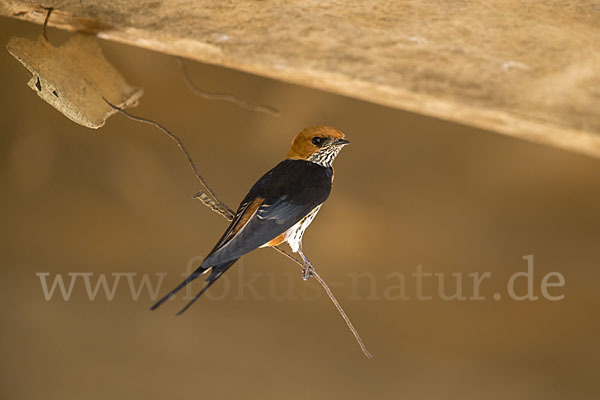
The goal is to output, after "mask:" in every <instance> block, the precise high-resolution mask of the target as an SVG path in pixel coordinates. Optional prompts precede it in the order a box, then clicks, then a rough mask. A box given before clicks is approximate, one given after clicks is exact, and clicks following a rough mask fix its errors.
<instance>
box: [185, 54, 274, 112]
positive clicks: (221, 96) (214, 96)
mask: <svg viewBox="0 0 600 400" xmlns="http://www.w3.org/2000/svg"><path fill="white" fill-rule="evenodd" d="M176 58H177V61H178V63H179V66H180V67H181V70H182V71H183V79H184V80H185V83H186V85H187V86H188V87H189V88H190V90H191V91H192V92H193V93H194V94H196V95H198V96H200V97H202V98H204V99H207V100H223V101H228V102H230V103H233V104H235V105H237V106H239V107H241V108H244V109H246V110H250V111H256V112H262V113H265V114H269V115H272V116H274V117H279V116H280V115H281V114H280V112H279V110H277V109H276V108H273V107H270V106H265V105H260V104H253V103H248V102H247V101H244V100H242V99H240V98H239V97H236V96H233V95H230V94H226V93H210V92H207V91H205V90H202V89H200V88H199V87H198V86H196V84H195V83H194V81H193V80H192V78H191V76H190V74H189V72H188V70H187V68H186V66H185V64H184V63H183V59H182V58H181V57H176Z"/></svg>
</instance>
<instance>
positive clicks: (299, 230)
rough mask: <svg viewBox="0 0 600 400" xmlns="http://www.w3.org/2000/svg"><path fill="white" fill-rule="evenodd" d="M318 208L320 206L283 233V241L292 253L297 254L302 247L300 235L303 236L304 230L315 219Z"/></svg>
mask: <svg viewBox="0 0 600 400" xmlns="http://www.w3.org/2000/svg"><path fill="white" fill-rule="evenodd" d="M320 208H321V206H320V205H319V206H317V207H315V208H314V209H313V210H312V211H311V212H310V213H308V214H307V215H306V217H304V218H302V219H301V220H300V221H298V223H296V225H294V226H292V227H291V228H290V229H288V230H287V231H286V232H285V240H286V241H287V242H288V244H289V245H290V247H291V248H292V251H293V252H294V253H297V252H298V250H299V249H300V247H301V246H302V235H304V231H305V230H306V228H308V226H309V225H310V223H311V222H312V221H313V219H315V216H316V215H317V213H318V212H319V209H320Z"/></svg>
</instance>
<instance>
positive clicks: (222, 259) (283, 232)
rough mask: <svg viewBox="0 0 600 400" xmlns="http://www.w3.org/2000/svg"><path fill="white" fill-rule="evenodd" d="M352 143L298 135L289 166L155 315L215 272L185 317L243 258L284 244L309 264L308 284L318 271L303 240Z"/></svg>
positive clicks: (328, 134) (329, 135)
mask: <svg viewBox="0 0 600 400" xmlns="http://www.w3.org/2000/svg"><path fill="white" fill-rule="evenodd" d="M349 143H350V142H349V141H348V140H346V138H345V136H344V134H343V133H342V132H340V131H338V130H337V129H334V128H331V127H326V126H315V127H312V128H307V129H304V130H303V131H302V132H300V133H299V134H297V135H296V137H295V138H294V140H293V141H292V145H291V147H290V150H289V152H288V153H287V156H286V158H285V160H283V161H281V162H280V163H279V164H277V165H276V166H275V167H274V168H272V169H271V170H270V171H268V172H267V173H266V174H264V175H263V176H262V177H261V178H260V179H259V180H258V181H257V182H256V183H255V184H254V186H252V188H251V189H250V191H249V192H248V194H247V195H246V197H244V199H243V200H242V202H241V203H240V205H239V207H238V209H237V211H236V213H235V216H234V218H233V220H232V222H231V224H230V225H229V227H228V228H227V230H226V231H225V233H224V234H223V236H221V239H219V241H218V242H217V244H216V245H215V246H214V248H213V249H212V250H211V251H210V253H209V254H208V256H207V257H206V258H205V259H204V261H202V263H201V265H200V266H199V267H198V268H197V269H196V270H195V271H194V272H193V273H192V274H191V275H190V276H188V277H187V278H186V279H185V280H184V281H183V282H182V283H181V284H179V286H177V287H176V288H175V289H173V290H171V291H170V292H169V293H168V294H167V295H166V296H164V297H163V298H162V299H160V300H159V301H158V302H157V303H156V304H154V305H153V306H152V308H151V309H152V310H155V309H156V308H158V307H159V306H160V305H161V304H163V303H164V302H165V301H167V300H168V299H170V298H172V297H173V296H174V295H175V294H176V293H177V292H178V291H180V290H181V289H182V288H184V287H185V286H187V285H188V284H190V283H191V282H192V281H193V280H194V279H196V278H198V277H199V276H201V275H203V274H204V273H207V272H208V271H210V274H209V275H208V277H207V278H206V284H205V285H204V287H203V288H202V290H201V291H200V292H199V293H198V294H197V295H196V296H194V298H193V299H192V300H190V302H189V303H187V305H186V306H185V307H184V308H183V309H181V311H179V312H178V313H177V315H180V314H182V313H183V312H184V311H186V310H187V309H188V308H189V307H190V306H191V305H192V304H193V303H194V302H195V301H196V300H197V299H198V298H199V297H200V296H202V294H203V293H204V292H205V291H206V290H207V289H208V288H209V287H211V286H212V285H213V284H214V283H215V282H216V281H217V279H219V277H221V275H223V274H224V273H225V272H226V271H227V270H228V269H229V268H230V267H231V266H232V265H233V264H234V263H235V262H236V261H237V260H238V259H239V258H240V257H242V256H243V255H245V254H247V253H249V252H251V251H253V250H255V249H258V248H261V247H269V246H279V245H280V244H282V243H284V242H287V243H288V245H289V246H290V248H291V249H292V251H293V252H295V253H299V254H300V256H301V257H302V259H303V260H304V268H303V271H302V276H303V278H304V279H305V280H306V279H308V278H309V277H310V275H311V271H312V270H313V267H312V265H311V264H310V262H309V261H308V259H307V258H306V257H305V256H304V253H303V252H302V236H303V235H304V231H305V230H306V228H308V226H309V225H310V223H311V222H312V221H313V219H314V218H315V216H316V215H317V213H318V212H319V209H320V208H321V206H322V205H323V203H324V202H325V201H326V200H327V198H328V197H329V193H330V192H331V185H332V183H333V177H334V173H333V167H332V164H333V161H334V159H335V158H336V156H337V155H338V154H339V152H340V150H341V149H342V148H343V147H344V146H346V145H347V144H349Z"/></svg>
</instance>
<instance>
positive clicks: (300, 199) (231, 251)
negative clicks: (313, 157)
mask: <svg viewBox="0 0 600 400" xmlns="http://www.w3.org/2000/svg"><path fill="white" fill-rule="evenodd" d="M332 175H333V171H332V169H331V168H326V167H322V166H320V165H318V164H315V163H311V162H309V161H304V160H285V161H282V162H281V163H279V164H278V165H277V166H275V168H273V169H272V170H270V171H269V172H267V173H266V174H265V175H264V176H263V177H262V178H261V179H259V180H258V182H257V183H256V184H255V185H254V186H253V187H252V189H251V190H250V192H249V193H248V195H247V196H246V198H244V200H243V201H242V203H241V204H240V210H241V209H242V208H244V207H245V208H244V211H243V212H242V213H240V211H239V210H238V213H236V219H234V222H232V224H231V225H230V227H229V228H228V230H227V231H226V232H225V234H224V235H223V237H222V238H221V240H219V242H218V243H217V246H215V248H214V249H213V251H212V252H211V254H210V255H209V256H208V257H207V258H206V259H205V260H204V262H203V263H202V266H203V267H204V268H208V267H209V266H212V265H216V264H222V263H225V262H228V261H231V260H234V259H237V258H239V257H241V256H243V255H244V254H246V253H249V252H250V251H252V250H254V249H256V248H258V247H260V246H262V245H264V244H265V243H268V242H269V241H271V240H273V239H275V238H276V237H277V236H279V235H281V234H282V233H284V232H285V231H287V230H288V229H289V228H291V227H292V226H294V225H295V224H296V223H297V222H299V221H300V220H301V219H302V218H304V217H305V216H306V215H307V214H308V213H310V212H311V211H312V210H313V209H314V208H315V207H317V206H318V205H320V204H322V203H323V202H324V201H325V200H327V197H328V196H329V193H330V192H331V178H332ZM257 199H259V200H260V205H259V204H257V203H258V201H257ZM248 204H250V205H252V204H253V205H255V207H251V206H248ZM250 211H251V212H252V214H251V215H248V213H249V212H250ZM238 215H239V216H238ZM242 220H243V225H241V222H242Z"/></svg>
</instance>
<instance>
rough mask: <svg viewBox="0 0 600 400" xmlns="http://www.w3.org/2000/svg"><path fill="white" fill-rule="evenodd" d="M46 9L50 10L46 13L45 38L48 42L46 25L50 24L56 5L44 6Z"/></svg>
mask: <svg viewBox="0 0 600 400" xmlns="http://www.w3.org/2000/svg"><path fill="white" fill-rule="evenodd" d="M44 8H45V9H46V10H48V13H47V14H46V18H45V19H44V39H46V42H47V41H48V35H46V27H47V26H48V21H50V14H52V11H54V7H44Z"/></svg>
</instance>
